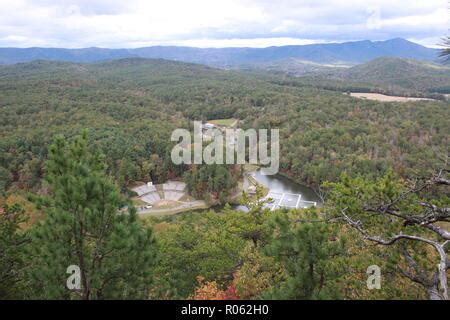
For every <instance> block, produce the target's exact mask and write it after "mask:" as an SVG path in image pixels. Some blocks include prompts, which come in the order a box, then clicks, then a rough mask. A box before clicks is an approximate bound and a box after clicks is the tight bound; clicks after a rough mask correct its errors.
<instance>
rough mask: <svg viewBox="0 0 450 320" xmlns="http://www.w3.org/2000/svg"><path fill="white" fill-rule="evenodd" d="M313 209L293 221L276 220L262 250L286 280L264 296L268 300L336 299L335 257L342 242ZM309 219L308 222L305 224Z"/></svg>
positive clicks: (337, 270) (342, 248)
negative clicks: (271, 259)
mask: <svg viewBox="0 0 450 320" xmlns="http://www.w3.org/2000/svg"><path fill="white" fill-rule="evenodd" d="M314 210H315V209H310V210H309V211H307V212H306V213H305V215H304V216H302V217H304V219H305V220H306V221H300V222H297V221H295V220H293V219H291V218H289V217H288V215H286V214H283V215H281V216H278V217H277V218H276V223H275V230H274V238H273V239H272V241H271V242H270V243H269V244H268V245H267V247H266V248H265V249H266V250H267V253H268V254H270V255H272V256H274V257H276V258H277V260H278V261H280V262H281V263H282V264H283V266H284V268H285V271H286V274H287V276H286V281H284V282H282V283H281V284H280V285H278V286H276V287H275V288H272V289H271V290H269V291H268V292H266V293H265V294H264V297H265V298H270V299H302V300H309V299H338V298H339V297H340V295H339V290H338V288H339V286H338V285H337V283H336V281H337V279H339V278H340V276H341V274H340V272H341V273H342V268H341V267H339V258H340V256H342V255H343V254H344V253H345V241H343V239H339V238H337V237H336V230H335V227H334V226H333V225H332V224H329V223H327V222H322V221H320V219H319V218H318V215H317V213H316V212H315V211H314ZM308 220H309V221H308Z"/></svg>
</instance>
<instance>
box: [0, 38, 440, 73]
mask: <svg viewBox="0 0 450 320" xmlns="http://www.w3.org/2000/svg"><path fill="white" fill-rule="evenodd" d="M385 56H389V57H398V58H407V59H416V60H422V61H437V60H438V50H437V49H432V48H427V47H424V46H421V45H419V44H416V43H414V42H411V41H408V40H405V39H402V38H396V39H391V40H386V41H369V40H364V41H353V42H345V43H328V44H311V45H292V46H279V47H267V48H194V47H176V46H153V47H144V48H135V49H105V48H95V47H93V48H82V49H65V48H0V64H14V63H19V62H28V61H32V60H58V61H68V62H83V63H91V62H97V61H102V60H113V59H122V58H132V57H140V58H162V59H168V60H176V61H183V62H192V63H199V64H205V65H209V66H214V67H221V68H241V67H248V66H255V65H259V64H263V65H264V64H268V63H269V64H270V63H274V62H279V61H285V60H289V59H295V60H302V61H308V62H311V63H317V64H333V65H356V64H360V63H364V62H368V61H370V60H373V59H376V58H379V57H385Z"/></svg>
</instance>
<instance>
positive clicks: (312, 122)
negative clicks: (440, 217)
mask: <svg viewBox="0 0 450 320" xmlns="http://www.w3.org/2000/svg"><path fill="white" fill-rule="evenodd" d="M0 90H1V92H2V99H1V101H0V103H1V109H0V112H1V117H0V125H1V137H2V139H1V150H2V153H1V161H0V164H1V166H2V168H1V171H2V174H1V176H2V177H3V178H2V188H3V190H5V189H8V188H10V187H13V186H14V187H15V188H25V189H29V188H35V187H36V188H39V185H40V182H39V181H40V178H41V176H42V173H43V171H42V170H43V160H44V159H45V157H46V149H47V146H48V144H49V143H50V141H51V140H52V138H53V136H54V135H55V134H57V133H62V134H64V135H66V136H68V137H70V136H73V135H75V134H76V133H78V132H79V131H80V130H81V129H82V128H89V129H90V132H91V134H90V137H91V139H92V140H93V143H94V145H95V146H96V147H98V148H99V149H100V150H103V151H104V153H105V154H106V159H107V161H108V164H109V166H110V168H111V172H112V173H113V174H114V175H115V176H116V178H117V179H118V180H119V181H121V183H122V184H123V186H126V185H127V183H128V182H129V181H132V180H139V179H144V178H146V177H148V175H149V174H150V175H151V177H152V178H153V179H154V180H156V181H159V180H164V179H165V178H166V177H167V176H168V175H175V176H176V175H179V174H180V171H179V168H176V167H173V166H172V165H171V164H170V161H168V159H167V158H168V157H167V155H168V152H169V151H170V149H171V145H170V143H168V141H169V137H170V133H171V131H172V130H173V128H176V127H188V126H189V121H191V120H207V119H216V118H230V117H234V118H237V119H240V120H241V123H242V125H243V127H250V126H251V127H254V128H280V129H281V139H282V140H281V141H282V142H281V149H282V157H281V166H282V171H283V172H285V173H287V174H288V175H290V176H291V177H293V178H294V179H296V180H298V181H303V182H307V183H309V184H312V185H315V186H317V185H318V184H319V183H320V182H322V181H325V180H332V181H334V180H335V179H337V177H338V176H339V174H340V173H341V172H344V171H349V172H350V173H351V174H357V173H367V172H371V173H372V174H374V175H376V174H379V173H382V172H384V171H385V170H386V169H387V168H389V167H394V168H396V170H397V171H398V172H400V173H402V174H403V173H405V174H406V173H408V172H411V171H412V170H414V171H416V172H420V171H421V170H428V169H430V163H429V161H430V158H432V157H431V156H432V154H433V152H434V151H433V150H435V149H440V148H444V147H445V146H446V145H447V143H448V127H449V120H448V119H449V109H448V104H447V103H445V102H438V101H436V102H431V101H430V102H420V103H419V102H416V103H414V102H411V103H380V102H373V101H362V100H358V99H355V98H352V97H348V96H345V95H343V94H342V93H339V92H333V91H327V90H322V89H318V88H315V87H314V86H311V85H310V84H308V85H306V84H302V83H301V82H300V83H297V82H295V79H293V80H292V82H291V81H290V80H289V79H288V78H286V77H280V78H276V77H275V78H274V77H270V78H266V77H263V76H261V77H258V76H255V75H250V74H249V75H245V74H240V73H238V72H232V71H224V70H217V69H212V68H208V67H204V66H200V65H194V64H184V63H178V62H170V61H166V60H146V59H138V58H134V59H124V60H118V61H112V62H105V63H99V64H90V65H86V64H71V63H62V62H45V61H36V62H32V63H26V64H18V65H14V66H5V67H2V68H0ZM412 142H413V143H412ZM148 161H150V163H146V162H148ZM148 166H150V167H151V168H152V169H151V170H150V173H149V172H148V171H149V170H148V169H144V168H147V167H148ZM144 171H146V172H144Z"/></svg>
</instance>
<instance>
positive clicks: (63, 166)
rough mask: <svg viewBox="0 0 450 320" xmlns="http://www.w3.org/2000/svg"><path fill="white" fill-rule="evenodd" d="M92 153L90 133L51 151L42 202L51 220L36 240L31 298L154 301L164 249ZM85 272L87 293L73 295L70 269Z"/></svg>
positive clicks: (58, 142) (83, 286) (82, 289)
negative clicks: (156, 269)
mask: <svg viewBox="0 0 450 320" xmlns="http://www.w3.org/2000/svg"><path fill="white" fill-rule="evenodd" d="M105 169H106V168H105V165H104V161H103V158H102V156H101V155H99V154H96V153H91V152H89V150H88V145H87V133H86V132H83V134H82V135H81V136H78V137H76V138H75V139H74V141H73V142H72V143H70V144H67V143H66V142H65V140H64V139H63V137H61V136H58V137H57V138H56V139H55V142H54V143H53V144H52V145H51V147H50V148H49V159H48V161H47V164H46V177H45V179H46V182H47V183H48V187H49V190H50V195H49V196H48V197H45V198H40V199H39V203H40V204H41V205H43V207H44V208H45V213H46V218H45V219H44V221H43V222H42V223H40V224H39V225H37V226H35V228H34V230H33V232H32V245H31V248H30V254H31V256H32V258H33V263H32V267H30V270H29V276H30V285H31V290H30V295H31V296H32V297H34V298H46V299H63V298H66V299H67V298H71V299H80V298H81V299H109V298H147V297H148V292H149V286H150V285H151V278H152V277H151V276H152V274H151V270H152V266H153V263H154V262H155V258H156V247H155V242H154V238H153V235H152V232H151V230H150V229H144V228H143V227H142V226H141V224H140V222H139V220H138V218H137V216H136V211H135V209H134V208H133V207H132V206H130V205H128V206H125V202H124V201H123V199H122V198H121V196H120V194H119V192H118V188H117V187H116V186H115V185H114V184H113V183H112V182H111V181H110V179H109V178H108V177H107V176H106V175H105ZM70 265H75V266H78V267H79V270H80V283H81V287H80V288H79V289H78V290H69V289H68V288H67V287H66V281H67V278H68V277H69V276H70V274H68V273H67V268H68V267H69V266H70Z"/></svg>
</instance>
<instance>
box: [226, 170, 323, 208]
mask: <svg viewBox="0 0 450 320" xmlns="http://www.w3.org/2000/svg"><path fill="white" fill-rule="evenodd" d="M250 174H251V175H252V176H253V177H254V178H255V179H256V180H257V181H258V182H259V183H261V184H263V185H265V186H266V187H267V188H269V191H274V192H282V193H294V194H301V196H302V197H301V199H302V200H305V201H315V202H317V203H318V204H319V205H320V203H321V199H320V197H319V196H318V195H317V193H316V192H315V191H314V190H313V189H311V188H309V187H307V186H305V185H302V184H299V183H297V182H295V181H293V180H292V179H289V178H287V177H285V176H282V175H280V174H276V175H272V176H265V175H263V174H262V173H261V171H259V170H258V171H254V172H252V173H250ZM234 208H235V209H238V210H243V211H247V208H246V207H245V206H241V205H237V206H234Z"/></svg>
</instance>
